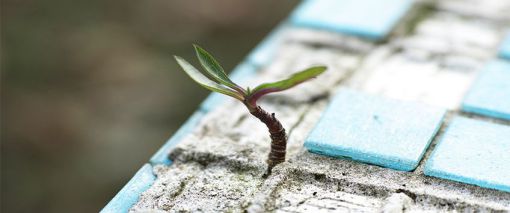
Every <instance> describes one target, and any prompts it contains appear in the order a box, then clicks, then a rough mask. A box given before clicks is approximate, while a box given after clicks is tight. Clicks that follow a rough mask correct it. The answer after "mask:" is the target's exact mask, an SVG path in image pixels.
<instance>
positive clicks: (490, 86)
mask: <svg viewBox="0 0 510 213" xmlns="http://www.w3.org/2000/svg"><path fill="white" fill-rule="evenodd" d="M462 110H463V111H465V112H471V113H476V114H480V115H485V116H490V117H494V118H500V119H506V120H510V61H504V60H495V61H492V62H489V63H488V64H487V65H486V66H485V67H484V69H483V70H482V71H481V73H480V76H478V79H477V80H476V81H475V83H474V84H473V86H472V87H471V89H470V90H469V92H468V93H467V95H466V97H465V98H464V100H463V102H462Z"/></svg>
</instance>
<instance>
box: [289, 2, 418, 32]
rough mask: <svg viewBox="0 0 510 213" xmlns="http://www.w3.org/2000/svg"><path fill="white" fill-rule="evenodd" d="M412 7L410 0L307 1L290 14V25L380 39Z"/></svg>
mask: <svg viewBox="0 0 510 213" xmlns="http://www.w3.org/2000/svg"><path fill="white" fill-rule="evenodd" d="M412 4H413V1H412V0H384V1H381V0H307V1H305V2H304V3H302V5H300V6H299V7H298V8H297V9H296V11H295V12H294V13H293V14H292V16H291V22H292V23H293V24H295V25H297V26H305V27H312V28H321V29H325V30H330V31H336V32H340V33H345V34H350V35H355V36H360V37H365V38H368V39H371V40H381V39H383V38H385V37H386V36H387V35H388V34H389V33H390V32H391V30H392V29H393V28H394V27H395V25H396V24H397V23H398V21H399V20H400V19H401V18H402V17H403V16H404V15H405V14H406V12H407V11H408V10H409V8H411V6H412Z"/></svg>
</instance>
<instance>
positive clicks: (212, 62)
mask: <svg viewBox="0 0 510 213" xmlns="http://www.w3.org/2000/svg"><path fill="white" fill-rule="evenodd" d="M193 47H194V48H195V52H196V54H197V58H198V60H199V61H200V64H201V65H202V67H203V68H204V69H205V70H206V71H207V74H209V75H210V76H211V77H212V78H213V79H214V80H216V82H218V83H220V84H223V85H225V86H227V87H230V88H232V89H234V90H237V91H239V92H241V91H242V92H243V93H244V90H243V89H242V88H241V87H240V86H239V85H237V84H235V83H234V82H232V80H230V78H229V77H228V76H227V74H226V73H225V70H223V67H221V65H220V64H219V63H218V61H216V59H214V57H213V56H212V55H211V54H209V53H208V52H207V51H206V50H204V49H203V48H201V47H200V46H198V45H196V44H194V45H193Z"/></svg>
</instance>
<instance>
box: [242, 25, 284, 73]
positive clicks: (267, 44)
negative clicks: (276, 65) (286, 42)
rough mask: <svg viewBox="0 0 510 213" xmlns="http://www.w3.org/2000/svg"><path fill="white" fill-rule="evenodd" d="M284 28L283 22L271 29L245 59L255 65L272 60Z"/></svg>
mask: <svg viewBox="0 0 510 213" xmlns="http://www.w3.org/2000/svg"><path fill="white" fill-rule="evenodd" d="M285 28H286V24H285V22H284V23H282V24H280V25H279V26H278V27H277V28H276V29H274V30H273V31H271V33H269V35H268V36H267V37H266V38H264V40H263V41H261V42H260V43H259V44H258V45H257V47H255V49H253V50H252V51H251V52H250V54H248V56H247V59H246V60H247V61H248V62H249V63H252V64H254V65H256V66H266V65H268V64H269V63H270V62H271V61H272V60H273V58H274V56H275V53H276V50H277V49H278V47H279V46H280V43H281V42H282V40H283V39H284V37H283V35H282V34H283V31H284V30H285Z"/></svg>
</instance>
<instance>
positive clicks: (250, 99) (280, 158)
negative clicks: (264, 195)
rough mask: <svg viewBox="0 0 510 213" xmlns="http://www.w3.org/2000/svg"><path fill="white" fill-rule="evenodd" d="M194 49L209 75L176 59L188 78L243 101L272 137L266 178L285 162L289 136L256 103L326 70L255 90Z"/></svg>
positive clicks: (320, 68) (313, 70) (316, 69)
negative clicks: (242, 85)
mask: <svg viewBox="0 0 510 213" xmlns="http://www.w3.org/2000/svg"><path fill="white" fill-rule="evenodd" d="M193 46H194V47H195V52H196V54H197V58H198V60H199V61H200V64H201V65H202V67H203V68H204V70H205V72H204V73H205V74H206V75H204V74H202V73H201V72H200V71H198V70H197V69H196V68H195V67H193V65H191V64H190V63H188V62H187V61H186V60H184V59H183V58H181V57H179V56H174V57H175V60H177V63H178V64H179V65H180V66H181V68H182V69H183V70H184V72H186V74H188V75H189V77H191V78H192V79H193V80H194V81H195V82H197V83H198V84H200V85H201V86H202V87H205V88H206V89H208V90H211V91H213V92H219V93H222V94H224V95H228V96H230V97H232V98H235V99H237V100H239V101H241V102H242V103H243V104H244V105H245V106H246V108H248V111H249V112H250V114H252V115H253V116H255V117H257V118H258V119H259V120H260V121H262V123H264V124H265V125H266V126H267V128H268V130H269V134H270V137H271V151H270V152H269V156H268V159H267V161H266V162H267V164H268V170H267V173H266V175H269V174H270V173H271V170H272V169H273V167H275V166H276V165H277V164H279V163H282V162H284V161H285V153H286V147H287V134H286V133H285V129H284V128H283V126H282V124H281V123H280V121H278V119H276V117H275V114H274V113H271V114H269V113H268V112H266V111H265V110H263V109H262V108H261V107H260V106H259V105H257V101H258V100H259V99H260V98H261V97H262V96H264V95H267V94H269V93H273V92H279V91H283V90H287V89H290V88H292V87H294V86H296V85H298V84H300V83H303V82H304V81H306V80H309V79H312V78H314V77H316V76H318V75H320V74H321V73H323V72H324V71H326V67H325V66H316V67H310V68H308V69H305V70H303V71H301V72H298V73H295V74H293V75H291V76H290V77H289V78H287V79H285V80H281V81H276V82H272V83H264V84H261V85H258V86H256V87H255V88H254V89H250V88H249V87H248V88H246V89H244V88H242V87H241V86H239V85H237V84H236V83H234V82H233V81H232V80H230V78H229V77H228V76H227V74H226V73H225V71H224V70H223V68H222V67H221V65H220V64H219V63H218V62H217V61H216V59H214V58H213V56H212V55H211V54H209V53H208V52H207V51H205V50H204V49H202V48H201V47H199V46H197V45H193Z"/></svg>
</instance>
